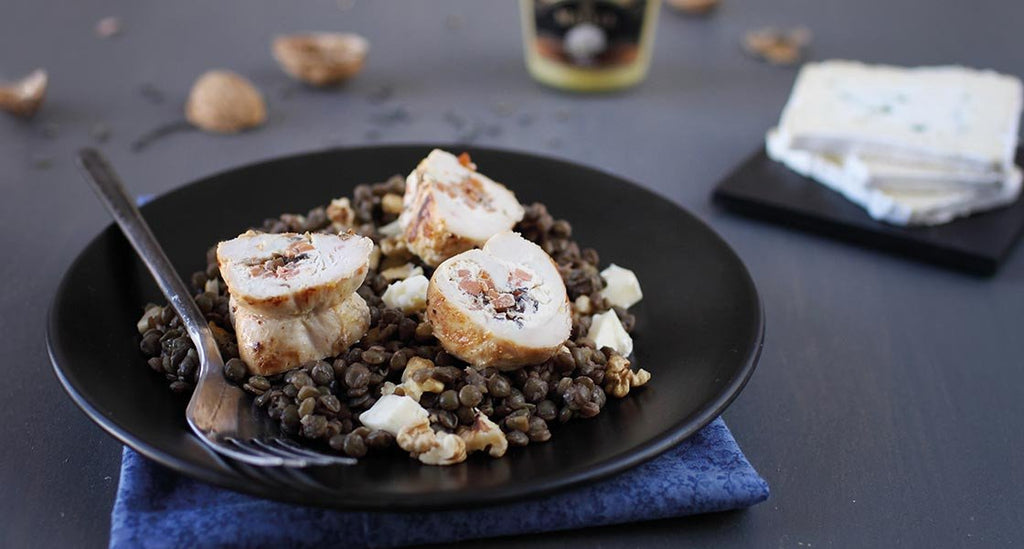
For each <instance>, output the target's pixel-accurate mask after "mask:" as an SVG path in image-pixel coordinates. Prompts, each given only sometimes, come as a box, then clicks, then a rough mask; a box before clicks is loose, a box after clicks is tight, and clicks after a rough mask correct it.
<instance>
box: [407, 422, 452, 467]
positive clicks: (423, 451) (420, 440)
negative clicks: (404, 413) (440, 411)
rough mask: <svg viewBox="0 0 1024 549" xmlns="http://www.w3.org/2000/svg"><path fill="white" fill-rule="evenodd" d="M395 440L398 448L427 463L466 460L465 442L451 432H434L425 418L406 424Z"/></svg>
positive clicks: (448, 462)
mask: <svg viewBox="0 0 1024 549" xmlns="http://www.w3.org/2000/svg"><path fill="white" fill-rule="evenodd" d="M395 441H396V442H398V447H399V448H401V449H403V450H405V451H406V452H409V454H411V455H412V456H413V457H415V458H416V459H419V460H420V461H421V462H423V463H426V464H427V465H452V464H454V463H459V462H461V461H465V460H466V442H465V441H464V440H462V438H461V437H459V436H457V435H453V434H451V433H435V432H434V430H433V429H431V428H430V421H429V420H426V419H424V420H422V421H419V422H417V423H414V424H412V425H407V426H406V427H405V428H403V429H402V430H401V431H399V432H398V436H397V437H395Z"/></svg>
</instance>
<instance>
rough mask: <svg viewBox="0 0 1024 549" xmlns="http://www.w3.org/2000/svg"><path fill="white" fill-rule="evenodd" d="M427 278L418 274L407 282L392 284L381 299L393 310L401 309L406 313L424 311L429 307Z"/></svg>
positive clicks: (428, 283) (406, 280) (401, 281)
mask: <svg viewBox="0 0 1024 549" xmlns="http://www.w3.org/2000/svg"><path fill="white" fill-rule="evenodd" d="M429 285H430V281H429V280H427V277H425V276H423V275H421V274H417V275H414V276H410V277H409V278H406V279H405V280H399V281H397V282H393V283H391V285H390V286H388V288H387V289H386V290H384V295H382V296H381V299H382V300H383V301H384V304H385V305H387V306H388V307H390V308H392V309H401V310H402V311H403V312H406V313H415V312H417V311H422V310H424V309H426V307H427V286H429Z"/></svg>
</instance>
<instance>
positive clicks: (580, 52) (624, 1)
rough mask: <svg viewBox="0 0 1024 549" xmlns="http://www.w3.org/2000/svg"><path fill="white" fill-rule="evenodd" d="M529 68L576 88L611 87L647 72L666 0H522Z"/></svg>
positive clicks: (550, 80)
mask: <svg viewBox="0 0 1024 549" xmlns="http://www.w3.org/2000/svg"><path fill="white" fill-rule="evenodd" d="M520 8H521V12H522V27H523V47H524V50H525V55H526V67H527V69H528V70H529V71H530V74H531V75H532V76H533V77H534V78H535V79H537V80H538V81H540V82H542V83H544V84H547V85H549V86H554V87H556V88H561V89H565V90H573V91H610V90H617V89H622V88H626V87H629V86H632V85H634V84H636V83H638V82H640V81H641V80H643V79H644V77H645V76H647V69H648V67H649V66H650V64H651V50H652V49H653V47H654V29H655V27H656V26H657V22H658V12H659V10H660V9H661V0H520Z"/></svg>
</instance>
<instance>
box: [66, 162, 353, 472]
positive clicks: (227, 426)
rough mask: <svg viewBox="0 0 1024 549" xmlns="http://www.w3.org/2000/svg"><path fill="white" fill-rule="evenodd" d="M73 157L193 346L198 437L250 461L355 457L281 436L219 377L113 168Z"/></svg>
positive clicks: (171, 273) (176, 281)
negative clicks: (315, 448) (319, 449)
mask: <svg viewBox="0 0 1024 549" xmlns="http://www.w3.org/2000/svg"><path fill="white" fill-rule="evenodd" d="M78 161H79V165H80V166H81V168H82V170H83V172H84V175H85V179H86V181H88V182H89V183H90V184H91V185H92V187H93V190H95V191H96V194H97V195H98V196H99V198H100V200H101V201H102V202H103V204H104V205H105V206H106V207H107V210H109V211H110V214H111V215H112V216H113V217H114V220H115V221H117V224H118V225H120V227H121V231H123V232H124V235H125V236H126V237H127V238H128V241H129V242H130V243H131V244H132V247H133V248H135V251H136V252H137V253H138V254H139V257H141V258H142V261H143V263H145V264H146V267H147V268H148V269H149V272H150V274H152V275H153V278H154V279H155V280H156V282H157V285H159V286H160V290H161V291H163V293H164V295H165V296H166V297H167V300H168V301H169V302H170V304H171V306H172V307H174V310H175V311H177V313H178V316H180V317H181V320H182V323H183V324H184V325H185V329H186V330H187V331H188V335H189V337H191V338H192V342H193V343H194V344H195V346H196V351H197V352H198V354H199V363H200V364H199V376H198V382H197V383H196V388H195V391H194V392H193V393H192V399H191V400H189V403H188V409H187V411H186V412H185V417H186V418H187V419H188V424H189V426H190V427H191V428H192V431H194V432H195V434H196V435H197V436H198V437H199V439H200V440H201V441H203V442H204V443H206V445H208V446H209V447H210V448H212V449H213V450H215V451H216V452H217V453H219V454H223V455H225V456H228V457H230V458H233V459H236V460H238V461H241V462H245V463H248V464H251V465H258V466H287V467H306V466H310V465H332V464H352V463H355V460H354V459H352V458H346V457H340V456H331V455H327V454H324V453H321V452H316V451H313V450H309V449H306V448H303V447H301V446H299V445H297V444H295V443H294V442H292V441H290V440H288V439H287V438H286V437H284V436H283V435H282V433H281V430H280V426H279V425H278V424H277V423H276V422H274V421H273V420H271V419H270V418H269V417H266V415H265V414H259V415H257V414H255V413H253V412H254V410H253V406H252V404H251V401H250V398H249V396H248V395H246V394H245V392H244V391H242V390H241V389H239V388H238V387H237V386H235V385H232V384H230V383H228V382H227V380H226V379H224V360H223V358H221V355H220V350H219V349H218V348H217V342H216V340H214V338H213V332H212V331H211V330H210V326H209V324H207V322H206V319H205V318H203V313H202V312H201V311H200V310H199V307H198V306H197V305H196V304H195V301H193V300H192V296H191V293H190V292H189V291H188V288H187V287H186V286H185V284H184V283H183V282H182V281H181V278H179V277H178V274H177V272H175V270H174V267H173V266H172V265H171V261H170V260H169V259H168V258H167V254H165V253H164V251H163V248H161V247H160V244H159V243H158V242H157V240H156V237H155V236H153V232H152V231H151V230H150V229H149V225H147V224H146V221H145V220H144V219H143V218H142V214H140V213H139V210H138V208H136V207H135V203H134V202H133V201H132V199H131V198H130V197H129V196H128V193H127V192H126V191H125V190H124V186H123V185H122V184H121V181H120V179H119V178H118V177H117V174H115V173H114V170H113V169H112V168H111V167H110V164H109V163H108V162H107V160H106V159H105V158H104V157H103V155H102V154H100V153H99V151H97V150H95V149H83V150H81V151H80V152H79V154H78Z"/></svg>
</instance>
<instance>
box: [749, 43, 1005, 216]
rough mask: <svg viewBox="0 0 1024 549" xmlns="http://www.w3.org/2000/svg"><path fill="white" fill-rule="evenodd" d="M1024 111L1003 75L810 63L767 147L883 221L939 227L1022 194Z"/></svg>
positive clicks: (778, 158) (948, 68)
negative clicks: (1019, 157) (1019, 153)
mask: <svg viewBox="0 0 1024 549" xmlns="http://www.w3.org/2000/svg"><path fill="white" fill-rule="evenodd" d="M1021 107H1022V86H1021V82H1020V80H1019V79H1017V78H1015V77H1012V76H1007V75H1002V74H998V73H995V72H993V71H979V70H974V69H968V68H965V67H952V66H946V67H920V68H900V67H892V66H885V65H865V64H863V63H858V62H853V61H825V62H821V63H809V64H807V65H805V66H804V68H803V69H802V70H801V72H800V74H799V75H798V77H797V80H796V83H795V84H794V86H793V91H792V94H791V95H790V98H789V101H788V102H787V104H786V106H785V108H784V109H783V112H782V116H781V118H780V121H779V125H778V127H776V128H773V129H772V130H770V131H769V133H768V136H767V138H766V148H767V151H768V155H769V156H770V157H771V158H772V159H774V160H776V161H778V162H781V163H783V164H785V165H786V166H788V167H789V168H791V169H793V170H794V171H796V172H798V173H801V174H803V175H805V176H808V177H811V178H813V179H815V180H817V181H818V182H820V183H822V184H824V185H826V186H828V187H830V188H832V189H834V190H836V191H838V192H840V193H842V194H843V195H844V196H846V197H847V198H848V199H850V200H851V201H853V202H855V203H857V204H859V205H861V206H862V207H864V208H865V209H866V210H867V211H868V213H869V214H870V215H871V216H872V217H874V218H876V219H879V220H881V221H885V222H888V223H893V224H899V225H935V224H940V223H946V222H948V221H951V220H953V219H955V218H957V217H961V216H965V215H970V214H971V213H974V212H977V211H982V210H986V209H991V208H995V207H999V206H1003V205H1006V204H1009V203H1012V202H1013V201H1015V200H1016V199H1017V198H1018V196H1019V194H1020V189H1021V171H1020V169H1019V168H1018V167H1016V166H1014V163H1013V158H1014V152H1015V151H1016V147H1017V132H1018V130H1019V123H1020V114H1021Z"/></svg>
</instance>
